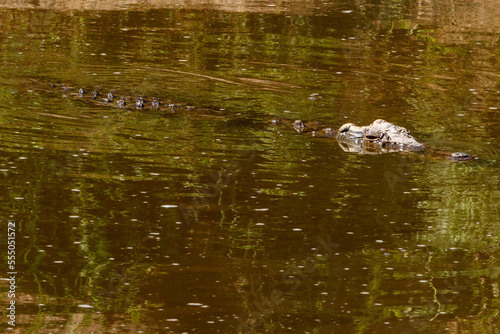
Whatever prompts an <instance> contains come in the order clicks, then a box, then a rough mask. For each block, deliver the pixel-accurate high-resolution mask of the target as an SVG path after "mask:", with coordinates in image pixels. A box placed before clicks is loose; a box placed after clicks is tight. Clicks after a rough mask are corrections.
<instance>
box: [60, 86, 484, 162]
mask: <svg viewBox="0 0 500 334" xmlns="http://www.w3.org/2000/svg"><path fill="white" fill-rule="evenodd" d="M50 86H51V87H52V88H57V87H59V88H61V89H62V90H63V91H64V92H65V94H69V95H72V96H75V97H78V98H84V99H86V100H87V101H93V103H95V104H98V105H103V106H109V107H115V108H120V109H127V110H129V111H130V110H134V109H135V110H142V109H147V108H149V109H151V110H167V111H170V112H176V111H178V110H181V109H184V110H195V109H196V110H199V111H201V110H204V111H206V110H210V111H211V112H216V111H217V110H216V109H208V108H201V109H198V108H195V107H194V106H189V105H186V104H182V103H173V102H172V101H170V100H166V102H165V103H163V102H162V101H165V100H162V99H160V98H156V97H153V98H148V97H146V96H144V95H138V96H137V98H133V97H131V96H130V95H127V94H118V92H116V91H114V90H111V91H109V92H108V93H107V94H106V95H105V96H103V95H102V94H101V93H99V92H98V91H97V90H93V91H92V92H91V93H89V92H88V91H86V90H84V89H83V88H80V89H78V90H75V89H74V88H72V87H68V86H66V85H56V84H51V85H50ZM271 124H273V125H274V126H279V125H280V124H284V125H287V126H289V125H290V121H287V120H283V121H280V120H276V119H272V120H271ZM291 127H293V129H295V131H297V132H299V133H302V132H304V133H308V132H309V133H311V134H312V135H313V136H323V137H335V138H336V139H337V142H338V143H339V145H340V147H341V148H342V149H343V150H344V151H346V152H356V153H358V154H382V153H389V152H402V151H404V152H411V151H425V150H426V148H427V147H426V146H425V145H423V144H421V143H420V142H418V141H417V140H416V139H415V138H414V137H413V136H412V135H410V131H408V130H407V129H406V128H404V127H401V126H398V125H395V124H392V123H389V122H387V121H384V120H381V119H378V120H375V121H374V122H373V123H371V124H369V125H366V126H356V125H354V124H352V123H347V124H344V125H342V126H341V127H340V128H339V129H338V130H337V131H335V130H334V129H332V128H329V127H326V126H322V125H321V124H319V123H317V122H312V123H310V124H304V122H302V121H301V120H295V121H294V122H291ZM436 152H438V154H437V155H438V156H441V157H445V158H447V159H449V160H452V161H469V160H474V159H477V157H474V156H471V155H469V154H468V153H465V152H448V151H435V153H436Z"/></svg>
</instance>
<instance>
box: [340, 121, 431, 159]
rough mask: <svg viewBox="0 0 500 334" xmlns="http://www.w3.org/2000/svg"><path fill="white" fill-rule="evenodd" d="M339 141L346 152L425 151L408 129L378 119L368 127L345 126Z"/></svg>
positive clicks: (342, 127) (341, 129) (350, 124)
mask: <svg viewBox="0 0 500 334" xmlns="http://www.w3.org/2000/svg"><path fill="white" fill-rule="evenodd" d="M337 139H338V141H339V143H340V144H341V146H342V148H343V149H344V150H346V151H350V152H358V153H371V154H377V153H385V152H394V151H421V150H424V149H425V146H424V145H423V144H421V143H419V142H418V141H417V140H416V139H415V138H413V136H412V135H411V134H410V131H409V130H408V129H406V128H404V127H402V126H398V125H395V124H392V123H390V122H387V121H384V120H383V119H377V120H376V121H374V122H373V123H372V124H369V125H366V126H357V125H354V124H353V123H347V124H344V125H342V126H341V127H340V128H339V130H338V133H337Z"/></svg>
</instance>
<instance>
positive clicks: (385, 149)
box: [292, 119, 475, 161]
mask: <svg viewBox="0 0 500 334" xmlns="http://www.w3.org/2000/svg"><path fill="white" fill-rule="evenodd" d="M292 125H293V128H294V129H295V130H296V131H299V132H303V131H304V130H305V129H307V126H306V125H305V124H304V123H303V122H302V121H300V120H296V121H295V122H294V123H293V124H292ZM312 133H313V135H323V136H328V137H333V136H335V137H336V138H337V141H338V143H339V145H340V147H341V148H342V149H343V150H344V151H346V152H356V153H360V154H381V153H389V152H412V151H413V152H420V151H424V150H426V149H427V147H426V146H425V145H424V144H422V143H420V142H418V141H417V140H416V139H415V138H414V137H413V136H412V135H411V134H410V131H409V130H408V129H406V128H404V127H402V126H399V125H395V124H393V123H390V122H387V121H385V120H383V119H377V120H375V121H374V122H373V123H371V124H369V125H365V126H358V125H355V124H353V123H346V124H344V125H342V126H341V127H340V128H339V129H338V131H334V130H333V129H332V128H324V129H322V130H320V131H316V130H314V131H312ZM437 153H439V155H442V156H445V157H446V158H447V159H450V160H453V161H467V160H472V159H475V157H473V156H471V155H469V154H467V153H465V152H445V151H442V152H441V151H438V152H437Z"/></svg>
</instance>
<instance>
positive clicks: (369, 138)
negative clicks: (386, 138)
mask: <svg viewBox="0 0 500 334" xmlns="http://www.w3.org/2000/svg"><path fill="white" fill-rule="evenodd" d="M365 139H366V140H368V141H375V140H377V139H380V136H378V135H373V134H370V135H365Z"/></svg>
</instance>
